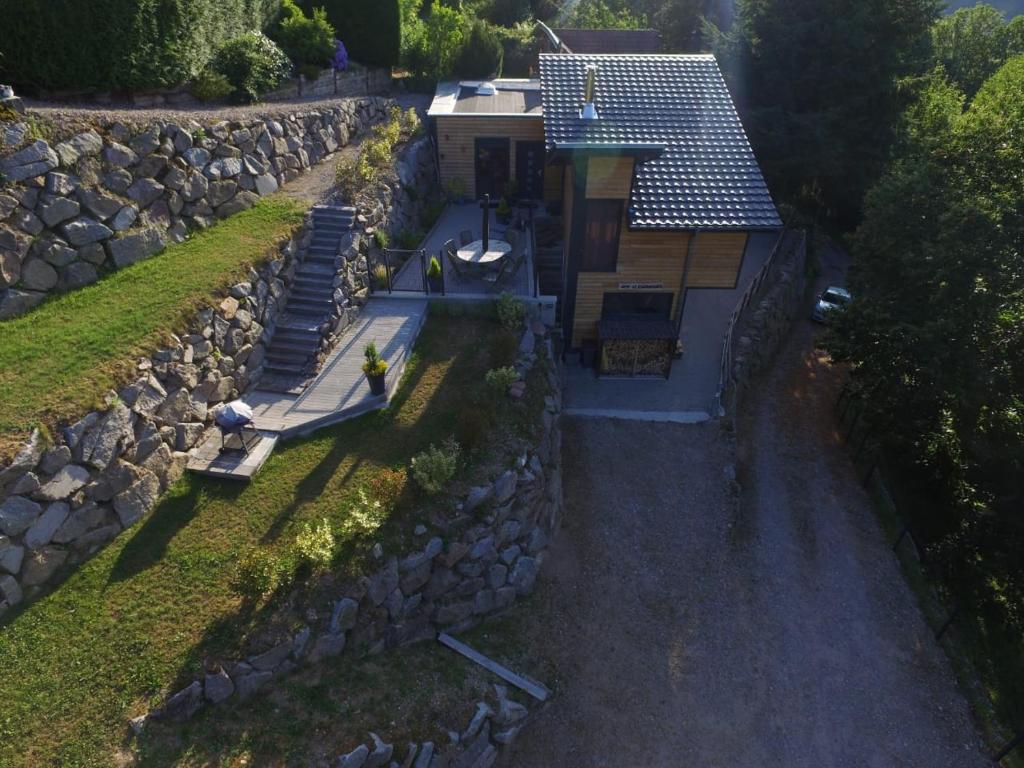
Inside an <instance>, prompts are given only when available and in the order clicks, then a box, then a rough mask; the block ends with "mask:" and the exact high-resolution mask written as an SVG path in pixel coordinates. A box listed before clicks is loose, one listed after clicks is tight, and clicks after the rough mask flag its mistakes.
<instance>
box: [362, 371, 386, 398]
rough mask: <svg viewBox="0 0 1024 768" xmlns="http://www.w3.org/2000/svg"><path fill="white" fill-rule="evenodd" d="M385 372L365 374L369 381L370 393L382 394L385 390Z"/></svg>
mask: <svg viewBox="0 0 1024 768" xmlns="http://www.w3.org/2000/svg"><path fill="white" fill-rule="evenodd" d="M385 376H387V374H386V373H380V374H377V375H376V376H371V375H370V374H366V380H367V381H368V382H370V393H371V394H373V395H383V394H384V393H385V392H386V391H387V390H386V387H385V384H384V377H385Z"/></svg>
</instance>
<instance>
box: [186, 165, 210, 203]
mask: <svg viewBox="0 0 1024 768" xmlns="http://www.w3.org/2000/svg"><path fill="white" fill-rule="evenodd" d="M209 186H210V182H209V181H207V179H206V177H205V176H203V174H201V173H199V172H198V171H193V172H192V173H190V174H189V176H188V178H187V179H186V180H185V183H184V184H183V185H182V187H181V196H182V197H183V198H185V199H186V200H187V201H189V202H190V203H191V202H194V201H196V200H200V199H202V198H203V197H205V196H206V191H207V189H209Z"/></svg>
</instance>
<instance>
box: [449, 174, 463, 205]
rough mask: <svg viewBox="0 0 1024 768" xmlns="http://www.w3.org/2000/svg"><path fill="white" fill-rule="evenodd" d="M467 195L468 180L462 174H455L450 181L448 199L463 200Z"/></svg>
mask: <svg viewBox="0 0 1024 768" xmlns="http://www.w3.org/2000/svg"><path fill="white" fill-rule="evenodd" d="M465 196H466V182H465V181H464V180H463V179H462V177H461V176H453V177H452V178H451V179H450V180H449V181H448V199H449V200H452V201H458V200H462V199H463V198H464V197H465Z"/></svg>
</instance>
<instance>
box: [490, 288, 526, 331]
mask: <svg viewBox="0 0 1024 768" xmlns="http://www.w3.org/2000/svg"><path fill="white" fill-rule="evenodd" d="M495 309H496V311H497V313H498V322H500V323H501V324H502V326H503V327H504V328H505V329H506V330H509V331H518V330H519V329H520V328H522V327H523V320H524V319H525V317H526V307H525V306H524V305H523V302H521V301H520V300H519V299H517V298H516V297H515V295H513V294H512V293H510V292H509V291H502V293H501V295H500V296H498V300H497V301H496V302H495Z"/></svg>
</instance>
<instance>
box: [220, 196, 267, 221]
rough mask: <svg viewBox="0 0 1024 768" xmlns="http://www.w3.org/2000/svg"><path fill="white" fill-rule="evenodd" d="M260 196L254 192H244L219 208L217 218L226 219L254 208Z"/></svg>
mask: <svg viewBox="0 0 1024 768" xmlns="http://www.w3.org/2000/svg"><path fill="white" fill-rule="evenodd" d="M259 199H260V198H259V196H258V195H257V194H255V193H254V192H247V191H244V190H243V191H242V192H239V193H238V194H237V195H235V196H234V197H233V198H231V199H230V200H228V201H227V202H226V203H224V204H223V205H221V206H219V207H218V208H217V218H218V219H226V218H227V217H228V216H234V215H235V214H236V213H241V212H242V211H244V210H247V209H249V208H252V207H253V206H254V205H255V204H256V203H257V202H258V201H259Z"/></svg>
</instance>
